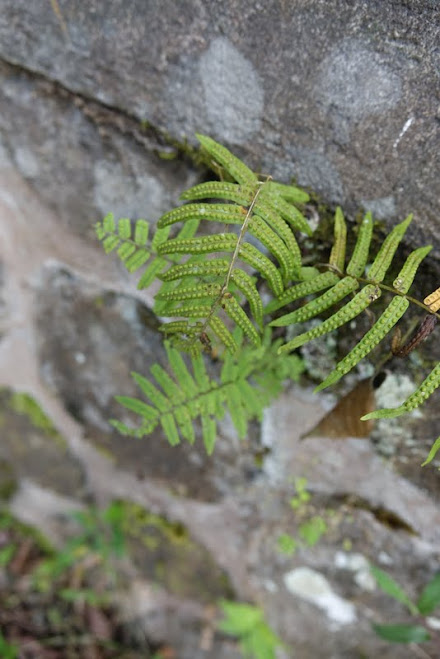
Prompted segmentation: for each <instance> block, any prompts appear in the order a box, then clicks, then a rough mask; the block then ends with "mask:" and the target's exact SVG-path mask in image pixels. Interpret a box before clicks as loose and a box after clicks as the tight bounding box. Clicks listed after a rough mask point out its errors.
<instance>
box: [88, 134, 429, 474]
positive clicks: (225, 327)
mask: <svg viewBox="0 0 440 659" xmlns="http://www.w3.org/2000/svg"><path fill="white" fill-rule="evenodd" d="M197 137H198V139H199V141H200V143H201V145H202V152H201V154H202V158H204V160H205V162H206V164H207V165H208V166H209V167H210V168H211V169H212V170H213V171H215V172H216V173H217V174H218V175H219V177H220V179H221V180H220V181H209V182H206V183H201V184H199V185H196V186H194V187H192V188H191V189H190V190H187V191H186V192H184V193H183V194H182V199H183V200H184V201H185V202H187V201H189V202H190V203H187V204H185V205H183V206H180V207H179V208H175V209H173V210H170V211H169V212H167V213H165V215H163V216H162V217H161V218H160V219H159V221H158V223H157V226H156V229H155V232H154V234H153V235H151V233H152V232H151V227H150V225H149V223H148V222H147V221H145V220H143V219H140V220H137V221H136V222H132V221H131V220H130V219H128V218H122V219H120V220H119V221H115V218H114V217H113V215H112V214H109V215H108V216H107V217H106V218H104V220H103V221H102V222H99V223H98V224H97V226H96V232H97V236H98V238H99V240H100V241H101V242H102V244H103V247H104V249H105V251H106V252H112V251H116V252H117V255H118V257H119V258H120V259H121V261H122V262H123V263H124V264H125V266H126V268H127V269H128V270H129V271H130V272H136V271H139V270H142V274H141V275H140V279H139V283H138V288H140V289H143V288H146V287H148V286H150V284H151V283H153V281H156V280H159V281H160V282H161V286H160V289H159V291H158V292H157V294H156V296H155V300H156V302H155V307H154V310H155V312H156V313H157V315H158V316H160V317H162V318H167V319H169V320H167V322H165V323H164V324H163V325H162V328H161V330H162V332H163V333H164V335H165V337H166V338H167V341H166V347H167V351H168V358H169V369H168V370H166V369H164V368H162V367H161V366H159V365H158V364H155V365H153V366H152V368H151V376H152V378H151V379H148V378H145V377H144V376H142V375H139V374H137V373H134V374H133V378H134V380H135V382H136V384H137V385H138V387H139V389H140V391H141V392H142V394H143V396H144V397H145V399H146V401H148V402H145V400H141V399H138V398H132V397H128V396H119V397H118V398H117V400H118V401H119V402H120V403H121V405H123V406H124V407H125V408H126V409H128V410H130V411H131V412H134V413H135V414H136V415H137V416H138V417H139V418H140V423H139V425H138V426H137V427H133V426H132V425H130V424H129V423H125V422H122V421H117V420H116V421H113V425H114V426H115V427H116V428H117V429H118V430H119V431H120V432H121V433H122V434H125V435H132V436H135V437H143V436H145V435H148V434H150V433H151V432H152V431H153V430H154V429H155V428H156V427H157V426H161V427H162V430H163V432H164V434H165V436H166V437H167V439H168V441H169V442H170V444H172V445H176V444H178V443H179V441H180V440H181V439H184V440H186V441H188V442H190V443H193V442H194V440H195V432H194V427H193V425H194V422H195V420H196V419H200V421H201V426H202V435H203V439H204V443H205V447H206V449H207V451H208V453H211V452H212V451H213V449H214V444H215V440H216V434H217V433H216V423H217V420H218V419H221V418H222V417H223V415H224V414H225V408H226V407H227V408H228V410H229V412H230V415H231V418H232V421H233V423H234V424H235V426H236V427H237V430H238V433H239V435H240V436H241V437H244V436H245V435H246V429H247V423H248V421H249V420H250V419H253V418H257V419H258V418H261V413H262V409H263V408H264V407H265V406H267V405H268V404H269V403H270V401H271V400H272V399H273V398H274V397H275V396H276V395H277V394H278V393H279V391H280V389H281V388H282V386H283V383H284V381H285V380H286V379H287V378H288V377H291V373H292V371H293V372H294V373H296V375H297V374H298V362H295V361H292V357H295V355H292V354H291V353H292V352H294V351H295V350H297V349H298V348H299V347H301V346H302V345H304V344H306V343H308V342H309V341H312V340H314V339H316V338H318V337H320V336H323V335H325V334H327V333H329V332H332V331H334V330H336V329H337V328H339V327H342V326H344V325H347V324H348V323H350V322H351V321H352V320H353V319H355V318H356V317H357V316H359V315H360V314H362V313H363V312H364V311H367V310H368V309H370V308H371V307H372V306H374V303H375V302H376V300H377V299H378V298H380V297H381V296H383V295H385V294H388V295H389V296H390V297H391V301H390V302H389V304H388V306H386V308H385V310H384V311H383V313H382V314H381V315H380V316H379V317H378V318H377V320H376V321H375V322H374V324H373V325H372V327H371V328H370V329H369V330H368V331H367V332H366V334H365V335H364V336H363V337H362V339H361V340H360V341H359V342H358V343H357V345H355V346H354V347H353V349H352V350H351V351H350V352H349V353H348V354H347V355H346V356H345V357H344V358H343V359H342V360H341V361H340V362H339V363H338V364H337V366H336V368H335V369H334V370H333V371H332V372H331V373H330V374H329V375H328V376H327V377H326V378H325V379H324V381H323V382H322V383H321V384H320V385H319V386H318V387H317V390H318V391H319V390H322V389H324V388H325V387H328V386H330V385H333V384H335V383H336V382H338V380H340V378H342V377H343V376H345V375H346V374H347V373H348V372H349V371H351V370H352V369H353V368H354V367H355V366H357V365H358V364H359V362H361V361H362V360H363V359H365V358H366V357H367V356H368V355H369V354H370V353H371V352H372V351H373V350H374V349H375V348H376V346H378V345H379V344H380V343H381V341H382V340H383V339H385V337H386V336H387V335H388V334H389V333H390V332H391V330H393V328H395V326H396V324H397V323H398V321H399V320H400V319H401V318H402V317H403V316H404V314H405V313H406V311H407V310H408V309H409V308H410V306H411V307H412V308H414V309H419V310H420V309H422V310H423V312H424V314H425V318H423V320H422V322H421V324H420V328H419V329H418V331H417V332H416V333H415V335H414V336H413V337H412V338H411V339H410V340H409V341H408V342H405V341H402V340H401V338H400V337H399V336H398V335H397V334H396V335H395V336H394V338H393V341H392V354H393V355H395V356H396V357H405V356H406V355H407V354H408V353H409V352H410V351H411V350H413V349H414V348H415V347H416V346H417V345H418V344H419V343H420V342H421V341H423V340H425V339H426V338H427V337H428V336H429V334H430V333H431V332H432V331H433V330H434V328H435V325H436V323H437V321H438V318H440V314H439V313H438V311H439V309H440V289H438V290H437V291H435V292H434V293H431V294H430V295H428V296H427V297H426V298H425V299H424V301H423V302H422V301H420V300H417V299H415V298H414V297H412V296H411V295H409V289H410V287H411V285H412V283H413V280H414V278H415V276H416V273H417V270H418V268H419V266H420V265H421V263H422V261H423V260H424V259H425V258H426V257H427V255H428V254H429V252H430V251H431V249H432V246H430V245H428V246H425V247H420V248H418V249H416V250H414V251H413V252H411V254H410V255H409V256H408V258H407V259H406V261H405V262H404V264H403V266H402V267H401V268H400V271H398V273H397V276H396V274H394V275H393V276H392V277H390V276H389V274H388V273H389V271H390V268H391V266H392V263H393V259H394V256H395V253H396V251H397V250H398V247H399V245H400V243H401V241H402V239H403V237H404V235H405V232H406V230H407V228H408V226H409V224H410V222H411V220H412V216H411V215H410V216H408V217H407V218H406V219H405V220H404V221H403V222H401V223H400V224H398V225H397V226H395V227H394V229H392V231H390V232H389V233H388V235H387V236H386V237H385V239H384V240H383V242H382V245H381V247H380V249H379V251H378V253H377V254H376V255H370V247H371V242H372V235H373V224H374V223H373V218H372V216H371V213H367V214H366V215H365V217H364V219H363V220H362V222H361V224H360V226H359V230H358V235H357V239H356V243H355V246H354V249H353V250H352V252H351V254H348V257H349V258H348V262H346V251H347V226H346V223H345V219H344V216H343V214H342V211H341V209H340V208H338V209H337V210H336V213H335V219H334V244H333V246H332V249H331V252H330V254H329V257H328V262H327V263H316V264H314V265H312V266H310V265H304V263H303V257H302V249H301V244H302V239H301V234H302V235H303V236H304V235H305V236H307V237H309V238H310V237H311V236H312V229H311V227H310V225H309V223H308V221H307V220H306V218H305V216H304V214H303V210H304V204H305V203H306V202H307V201H308V199H309V197H308V195H307V193H305V192H304V191H303V190H300V189H299V188H297V187H295V186H291V185H290V186H289V185H284V184H281V183H277V182H275V181H273V180H272V179H271V177H259V176H257V174H255V173H254V172H253V171H252V170H250V169H249V168H248V167H247V166H246V165H245V164H244V163H243V162H242V161H241V160H239V159H238V158H236V157H235V156H234V155H233V154H232V153H231V152H230V151H228V150H227V149H226V148H225V147H223V146H222V145H220V144H218V143H217V142H215V141H214V140H212V139H211V138H209V137H206V136H204V135H198V136H197ZM219 201H221V202H222V203H219ZM178 224H180V225H181V228H180V229H178V230H177V231H175V230H174V229H175V226H176V225H178ZM206 224H210V225H212V224H214V226H215V225H217V227H218V228H217V230H214V231H213V232H212V231H211V232H208V233H206V232H205V234H204V233H203V226H204V225H206ZM173 230H174V233H173ZM387 277H388V279H389V281H387V279H386V278H387ZM310 296H314V297H313V299H310ZM346 298H349V300H348V301H346ZM301 300H306V302H305V303H301V304H300V306H298V302H299V301H301ZM292 304H295V305H296V306H297V308H296V309H294V310H293V311H291V310H287V312H285V311H280V310H282V309H283V308H284V307H286V306H287V305H292ZM280 314H281V315H280ZM321 314H326V318H325V320H323V321H322V322H321V323H320V324H318V325H315V326H314V327H313V328H312V329H307V330H306V331H303V332H301V333H300V334H297V335H296V336H294V338H291V339H290V340H283V339H280V338H274V333H271V328H283V327H290V326H292V325H297V324H301V323H305V322H306V321H309V320H311V319H314V318H316V317H318V316H320V315H321ZM275 331H276V332H279V331H280V330H279V329H276V330H275ZM281 331H283V330H281ZM184 352H186V353H188V359H187V360H186V361H185V359H184V358H183V357H182V354H181V353H184ZM203 352H205V353H209V354H211V355H215V356H216V357H219V358H220V360H222V362H223V365H222V368H221V372H220V376H219V377H218V378H213V377H211V376H210V375H208V373H207V370H206V367H205V364H204V360H203V355H202V353H203ZM283 360H286V361H285V362H284V361H283ZM439 385H440V363H437V364H436V366H435V367H434V369H433V370H432V372H431V373H430V375H428V376H427V377H426V378H425V379H424V380H423V382H422V383H421V384H420V386H419V387H418V388H417V389H416V390H415V391H414V393H412V394H411V395H410V396H409V397H408V398H407V399H406V400H405V401H404V402H403V403H402V404H401V405H399V406H398V407H396V408H392V409H381V410H376V411H374V412H371V413H369V414H366V415H365V416H364V417H362V419H363V420H368V419H373V418H374V419H378V418H393V417H396V416H399V415H401V414H404V413H406V412H411V411H412V410H414V409H415V408H417V407H419V406H420V405H421V404H423V402H424V401H425V400H426V399H427V398H428V397H429V396H430V395H431V394H432V393H433V392H434V391H435V390H436V389H437V387H438V386H439ZM439 447H440V438H439V440H438V441H437V442H436V443H435V444H434V446H433V449H432V450H431V452H430V454H429V455H428V458H427V460H426V461H425V463H424V464H426V463H427V462H430V461H431V460H432V459H433V457H434V455H435V453H436V451H437V449H438V448H439Z"/></svg>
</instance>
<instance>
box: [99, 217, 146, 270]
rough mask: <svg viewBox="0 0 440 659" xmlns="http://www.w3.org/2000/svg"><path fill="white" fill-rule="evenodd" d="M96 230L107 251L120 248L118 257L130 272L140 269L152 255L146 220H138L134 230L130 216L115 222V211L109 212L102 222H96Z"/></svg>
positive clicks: (107, 252)
mask: <svg viewBox="0 0 440 659" xmlns="http://www.w3.org/2000/svg"><path fill="white" fill-rule="evenodd" d="M95 230H96V236H97V238H98V240H100V241H101V242H102V246H103V248H104V251H105V253H106V254H109V253H110V252H113V251H114V250H115V249H116V248H118V251H117V254H118V257H119V258H120V259H121V261H122V263H124V265H125V267H126V268H127V270H128V271H129V272H135V271H136V270H138V269H139V268H140V267H141V266H142V265H144V263H145V262H146V261H148V259H149V258H150V256H151V249H149V248H148V246H147V243H148V233H149V225H148V222H146V221H145V220H137V222H136V223H135V225H134V230H133V227H132V223H131V221H130V220H129V219H128V218H122V219H120V220H118V222H115V219H114V215H113V213H109V214H108V215H107V216H106V217H105V218H104V219H103V220H102V222H97V223H96V225H95Z"/></svg>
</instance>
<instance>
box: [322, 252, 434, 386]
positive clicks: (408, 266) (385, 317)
mask: <svg viewBox="0 0 440 659" xmlns="http://www.w3.org/2000/svg"><path fill="white" fill-rule="evenodd" d="M431 249H432V247H431V245H428V246H427V247H419V248H418V249H416V250H414V251H413V252H411V254H410V255H409V256H408V258H407V259H406V261H405V263H404V265H403V267H402V269H401V270H400V272H399V274H398V275H397V277H396V279H395V280H394V283H393V285H394V287H395V289H396V291H399V292H400V293H402V294H403V293H407V292H408V291H409V289H410V286H411V284H412V283H413V281H414V277H415V275H416V273H417V269H418V267H419V266H420V264H421V262H422V261H423V259H424V258H425V257H426V256H427V255H428V254H429V252H430V251H431ZM408 307H409V300H407V299H406V298H405V297H398V296H397V297H394V298H393V299H392V300H391V302H390V304H389V305H388V307H387V308H386V309H385V311H384V312H383V313H382V315H381V316H380V317H379V318H378V319H377V321H376V322H375V324H374V325H373V327H372V328H371V329H370V330H369V331H368V332H367V333H366V334H365V335H364V336H363V337H362V339H361V340H360V341H359V343H358V344H357V345H356V346H355V347H354V348H353V350H351V351H350V352H349V353H348V355H346V357H344V359H342V360H341V361H340V362H339V363H338V364H337V366H336V368H335V369H334V370H333V371H332V372H331V373H330V374H329V375H328V376H327V377H326V379H325V380H324V381H323V382H322V383H321V384H320V385H319V386H318V387H317V388H316V391H321V390H322V389H325V388H326V387H328V386H330V385H331V384H334V383H336V382H337V381H338V380H339V379H340V378H341V377H342V376H343V375H345V374H346V373H348V372H349V371H351V369H352V368H354V367H355V366H356V365H357V364H358V363H359V362H360V361H361V360H362V359H364V357H366V356H367V355H368V354H369V353H370V352H371V351H372V350H373V349H374V348H375V347H376V346H377V345H378V344H379V343H380V341H382V339H384V338H385V336H386V335H387V334H388V333H389V332H390V331H391V330H392V328H393V327H394V326H395V325H396V323H397V322H398V321H399V320H400V318H401V317H402V316H403V314H404V313H405V311H406V310H407V309H408Z"/></svg>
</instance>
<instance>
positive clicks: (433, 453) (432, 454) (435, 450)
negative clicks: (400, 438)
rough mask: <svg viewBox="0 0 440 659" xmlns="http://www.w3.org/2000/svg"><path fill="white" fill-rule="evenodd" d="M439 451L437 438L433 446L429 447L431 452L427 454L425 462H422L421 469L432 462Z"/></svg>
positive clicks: (439, 440)
mask: <svg viewBox="0 0 440 659" xmlns="http://www.w3.org/2000/svg"><path fill="white" fill-rule="evenodd" d="M439 450H440V437H437V439H436V440H435V442H434V444H433V445H432V446H431V450H430V451H429V453H428V457H427V458H426V460H425V462H422V467H424V466H425V465H427V464H429V463H430V462H432V461H433V460H434V458H435V456H436V455H437V453H438V451H439Z"/></svg>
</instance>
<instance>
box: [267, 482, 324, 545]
mask: <svg viewBox="0 0 440 659" xmlns="http://www.w3.org/2000/svg"><path fill="white" fill-rule="evenodd" d="M294 483H295V489H296V494H295V495H294V496H293V497H292V498H291V499H290V501H289V503H290V506H291V508H292V509H293V510H294V511H295V512H296V513H299V514H300V515H302V516H306V519H305V520H304V521H303V522H301V524H299V526H298V534H299V539H298V538H294V537H293V536H292V535H290V534H289V533H282V534H281V535H280V536H279V537H278V542H277V544H278V549H279V550H280V551H281V552H282V553H283V554H287V555H288V556H292V555H293V554H294V553H295V552H296V550H297V549H299V548H301V547H304V546H306V547H313V546H314V545H316V543H317V542H319V540H320V538H321V537H322V536H323V535H324V533H326V532H327V523H326V521H325V519H324V518H323V517H321V516H320V515H312V516H310V514H309V513H308V509H307V508H308V507H307V504H308V503H309V501H310V499H311V495H310V492H308V491H307V478H303V477H302V478H295V481H294Z"/></svg>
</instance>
